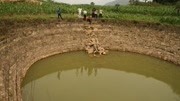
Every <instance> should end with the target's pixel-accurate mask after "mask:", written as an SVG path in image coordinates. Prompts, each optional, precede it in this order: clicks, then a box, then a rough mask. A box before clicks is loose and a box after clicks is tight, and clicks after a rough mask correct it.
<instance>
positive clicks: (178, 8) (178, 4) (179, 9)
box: [176, 1, 180, 15]
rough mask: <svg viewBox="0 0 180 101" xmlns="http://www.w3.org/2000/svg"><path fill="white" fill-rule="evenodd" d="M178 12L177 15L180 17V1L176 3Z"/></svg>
mask: <svg viewBox="0 0 180 101" xmlns="http://www.w3.org/2000/svg"><path fill="white" fill-rule="evenodd" d="M176 10H177V14H178V15H179V14H180V1H178V2H177V3H176Z"/></svg>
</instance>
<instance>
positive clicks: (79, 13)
mask: <svg viewBox="0 0 180 101" xmlns="http://www.w3.org/2000/svg"><path fill="white" fill-rule="evenodd" d="M81 14H82V8H78V17H79V18H81Z"/></svg>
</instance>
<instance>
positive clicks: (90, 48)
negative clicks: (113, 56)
mask: <svg viewBox="0 0 180 101" xmlns="http://www.w3.org/2000/svg"><path fill="white" fill-rule="evenodd" d="M85 50H86V51H87V53H88V54H94V55H96V54H99V55H104V54H106V53H107V51H106V50H105V49H104V48H103V47H102V46H101V45H100V44H99V41H98V39H97V38H90V39H89V40H87V42H86V43H85Z"/></svg>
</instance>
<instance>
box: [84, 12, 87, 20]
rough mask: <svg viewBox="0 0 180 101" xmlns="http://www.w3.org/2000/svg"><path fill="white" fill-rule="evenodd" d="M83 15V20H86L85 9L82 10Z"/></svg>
mask: <svg viewBox="0 0 180 101" xmlns="http://www.w3.org/2000/svg"><path fill="white" fill-rule="evenodd" d="M83 16H84V18H83V20H86V17H87V11H86V10H83Z"/></svg>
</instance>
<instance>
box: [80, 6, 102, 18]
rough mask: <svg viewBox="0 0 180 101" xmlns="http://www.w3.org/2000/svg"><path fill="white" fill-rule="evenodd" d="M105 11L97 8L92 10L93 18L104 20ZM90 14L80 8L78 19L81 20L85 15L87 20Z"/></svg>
mask: <svg viewBox="0 0 180 101" xmlns="http://www.w3.org/2000/svg"><path fill="white" fill-rule="evenodd" d="M102 13H103V10H101V9H99V10H97V9H96V8H93V9H92V13H91V17H92V18H102ZM87 14H88V12H87V11H86V10H83V9H82V8H78V17H79V18H81V17H82V15H83V17H84V18H83V19H84V20H86V18H87Z"/></svg>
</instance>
